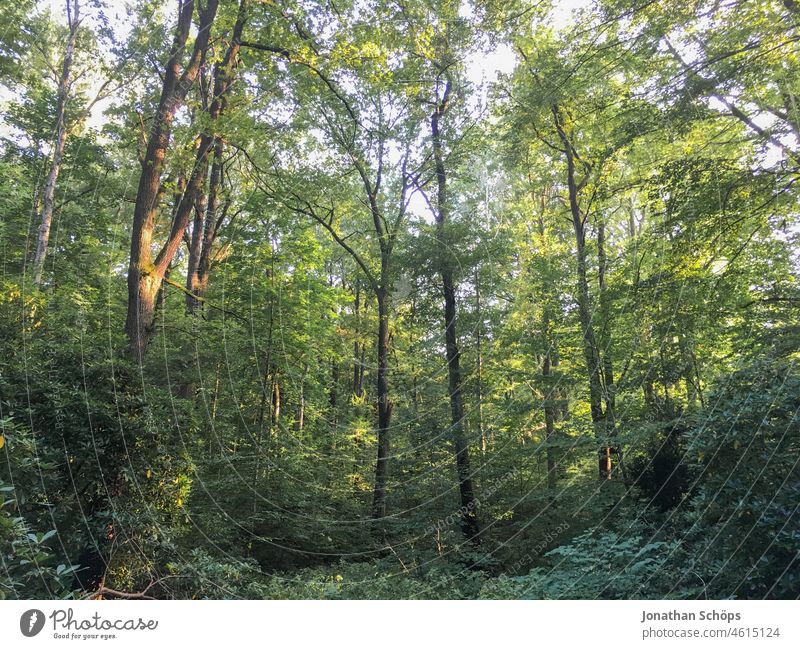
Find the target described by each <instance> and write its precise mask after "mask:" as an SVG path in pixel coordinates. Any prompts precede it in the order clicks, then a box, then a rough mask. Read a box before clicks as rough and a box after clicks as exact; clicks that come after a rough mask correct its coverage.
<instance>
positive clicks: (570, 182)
mask: <svg viewBox="0 0 800 649" xmlns="http://www.w3.org/2000/svg"><path fill="white" fill-rule="evenodd" d="M552 112H553V117H554V120H555V124H556V129H557V131H558V135H559V138H560V139H561V143H562V144H563V145H564V154H565V156H566V160H567V189H568V192H569V207H570V213H571V215H572V226H573V230H574V232H575V258H576V261H577V269H576V270H577V279H578V282H577V284H578V286H577V289H578V290H577V301H578V318H579V320H580V324H581V330H582V334H583V356H584V360H585V362H586V370H587V373H588V377H589V409H590V413H591V417H592V425H593V427H594V434H595V437H596V439H597V440H598V442H599V443H600V447H599V449H598V469H599V476H600V478H601V479H606V478H609V477H611V471H612V468H613V467H612V460H611V447H610V446H609V445H608V443H607V441H606V431H605V417H604V413H603V384H602V380H601V377H600V371H601V360H600V349H599V347H598V344H597V337H596V336H595V332H594V326H593V325H592V308H591V296H590V293H589V280H588V278H587V256H586V219H585V218H584V215H583V213H582V212H581V208H580V201H579V194H580V190H581V189H582V188H583V185H584V184H585V182H586V180H587V179H584V180H583V181H581V183H580V184H579V183H578V181H577V180H576V177H575V171H576V170H575V151H574V148H573V144H572V141H571V139H570V137H569V136H568V135H567V133H566V131H565V130H564V128H563V126H562V123H561V111H560V108H559V107H558V106H557V105H553V109H552Z"/></svg>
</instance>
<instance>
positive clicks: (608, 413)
mask: <svg viewBox="0 0 800 649" xmlns="http://www.w3.org/2000/svg"><path fill="white" fill-rule="evenodd" d="M597 265H598V268H597V280H598V281H597V283H598V290H599V291H600V297H599V299H600V320H601V322H602V330H601V337H600V340H601V345H600V347H601V350H602V351H601V355H602V359H603V365H602V367H603V373H602V381H603V400H604V403H605V415H604V419H605V432H606V437H607V438H608V439H609V442H611V441H612V440H615V438H616V426H617V422H616V403H617V398H616V386H615V385H614V364H613V360H612V358H611V344H612V337H611V305H610V304H609V295H608V289H607V287H606V275H607V271H608V256H607V254H606V224H605V220H604V219H603V217H602V216H600V218H599V219H598V223H597ZM611 453H612V454H613V453H616V455H617V458H618V460H619V464H620V468H621V469H622V462H621V458H622V450H621V449H620V448H619V447H617V446H616V445H615V446H614V447H613V448H612V449H611ZM610 470H611V468H610V467H609V471H610ZM623 477H624V470H623Z"/></svg>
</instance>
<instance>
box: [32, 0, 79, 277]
mask: <svg viewBox="0 0 800 649" xmlns="http://www.w3.org/2000/svg"><path fill="white" fill-rule="evenodd" d="M70 2H72V8H70ZM66 5H67V22H68V24H69V37H68V38H67V44H66V47H65V48H64V61H63V63H62V64H61V76H60V78H59V80H58V100H57V102H56V135H55V139H54V140H53V152H52V159H51V161H50V170H49V171H48V173H47V179H46V180H45V184H44V192H43V196H42V215H41V218H40V224H39V234H38V237H37V240H36V253H35V255H34V257H33V284H34V286H36V287H39V286H41V285H42V274H43V273H44V260H45V257H46V256H47V245H48V243H49V242H50V228H51V226H52V224H53V210H54V201H55V195H56V183H57V181H58V174H59V173H60V172H61V164H62V162H63V159H64V146H65V145H66V142H67V122H66V113H67V103H68V101H69V91H70V85H71V83H72V81H71V77H72V59H73V56H74V55H75V41H76V40H77V38H78V27H79V26H80V22H81V18H80V2H79V0H66Z"/></svg>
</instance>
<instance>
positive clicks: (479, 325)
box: [475, 266, 486, 455]
mask: <svg viewBox="0 0 800 649" xmlns="http://www.w3.org/2000/svg"><path fill="white" fill-rule="evenodd" d="M480 280H481V278H480V273H479V271H478V268H477V266H476V267H475V318H476V326H475V355H476V361H475V362H476V366H477V367H476V368H475V369H476V382H477V388H478V438H479V439H480V440H481V454H482V455H486V431H485V430H484V427H483V315H482V312H481V284H480Z"/></svg>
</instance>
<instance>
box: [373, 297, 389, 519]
mask: <svg viewBox="0 0 800 649" xmlns="http://www.w3.org/2000/svg"><path fill="white" fill-rule="evenodd" d="M377 298H378V380H377V390H378V393H377V396H378V457H377V461H376V463H375V493H374V497H373V501H372V517H373V518H383V517H384V516H386V488H387V483H388V482H389V424H390V421H391V418H392V403H391V401H389V379H388V374H389V295H388V290H387V289H386V288H385V287H384V286H382V287H381V288H380V289H379V290H378V292H377Z"/></svg>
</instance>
